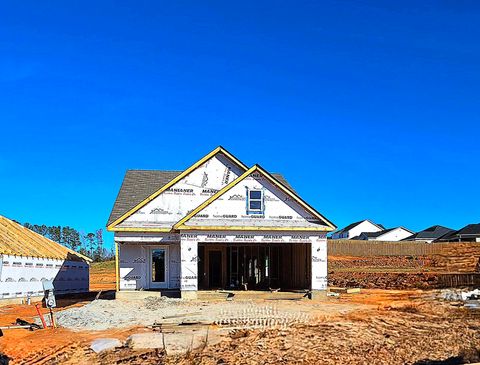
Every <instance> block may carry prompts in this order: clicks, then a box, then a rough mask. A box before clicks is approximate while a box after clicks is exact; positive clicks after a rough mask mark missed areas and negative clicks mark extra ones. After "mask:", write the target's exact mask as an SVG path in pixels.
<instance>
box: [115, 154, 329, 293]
mask: <svg viewBox="0 0 480 365" xmlns="http://www.w3.org/2000/svg"><path fill="white" fill-rule="evenodd" d="M335 228H336V227H335V226H334V225H333V224H332V223H331V222H330V221H329V220H327V219H326V218H325V217H324V216H323V215H321V214H320V213H319V212H318V211H317V210H315V209H314V208H313V207H312V206H310V205H309V204H308V203H306V202H305V201H304V200H303V199H301V198H300V197H299V196H298V195H297V193H295V192H294V191H293V190H292V188H291V187H290V186H289V185H288V183H287V182H286V181H285V179H283V177H282V176H281V175H278V174H270V173H269V172H267V171H266V170H264V169H263V168H261V167H260V166H258V165H255V166H253V167H251V168H248V167H247V166H245V165H244V164H243V163H242V162H241V161H239V160H238V159H237V158H236V157H234V156H233V155H232V154H230V153H229V152H228V151H226V150H225V149H224V148H222V147H218V148H216V149H215V150H214V151H212V152H211V153H209V154H208V155H206V156H205V157H203V158H202V159H200V160H199V161H198V162H196V163H194V164H193V165H192V166H190V167H189V168H187V169H186V170H184V171H145V170H130V171H128V172H127V174H126V176H125V178H124V181H123V183H122V186H121V188H120V192H119V194H118V196H117V199H116V201H115V204H114V207H113V209H112V213H111V215H110V218H109V221H108V223H107V229H108V230H109V231H113V232H115V244H116V250H117V255H116V257H117V262H118V268H117V291H118V293H117V294H118V295H120V294H121V293H122V292H130V294H129V295H131V293H132V291H137V293H139V292H138V291H143V290H157V291H162V290H163V291H164V290H168V289H170V290H180V291H181V296H182V297H184V298H195V297H196V293H197V291H198V290H199V289H203V290H209V289H218V288H228V289H232V290H234V289H245V288H248V289H249V290H257V289H258V290H261V289H268V287H274V288H281V289H282V290H283V289H284V290H287V289H312V291H313V292H315V291H324V290H326V288H327V244H326V234H327V232H330V231H333V230H334V229H335Z"/></svg>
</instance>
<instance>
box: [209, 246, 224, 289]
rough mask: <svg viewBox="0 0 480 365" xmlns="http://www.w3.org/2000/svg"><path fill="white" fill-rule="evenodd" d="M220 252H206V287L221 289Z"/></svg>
mask: <svg viewBox="0 0 480 365" xmlns="http://www.w3.org/2000/svg"><path fill="white" fill-rule="evenodd" d="M222 273H223V270H222V251H220V250H210V251H208V286H209V287H210V288H222V287H223V285H222Z"/></svg>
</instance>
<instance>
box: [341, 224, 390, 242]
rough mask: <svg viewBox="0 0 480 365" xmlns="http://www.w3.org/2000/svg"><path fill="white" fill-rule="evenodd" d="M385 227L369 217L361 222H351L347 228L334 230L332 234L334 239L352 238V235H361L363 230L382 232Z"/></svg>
mask: <svg viewBox="0 0 480 365" xmlns="http://www.w3.org/2000/svg"><path fill="white" fill-rule="evenodd" d="M384 229H385V227H384V226H382V225H381V224H376V223H373V222H372V221H370V220H368V219H365V220H363V221H360V222H355V223H352V224H349V225H348V226H346V227H345V228H342V229H341V230H339V231H336V232H334V233H333V234H332V239H334V240H342V239H351V238H352V237H356V236H359V235H360V234H361V233H363V232H380V231H382V230H384Z"/></svg>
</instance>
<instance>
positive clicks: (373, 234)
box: [352, 226, 413, 239]
mask: <svg viewBox="0 0 480 365" xmlns="http://www.w3.org/2000/svg"><path fill="white" fill-rule="evenodd" d="M398 228H401V229H404V230H405V231H407V232H410V233H413V232H412V231H410V230H409V229H407V228H405V227H402V226H399V227H393V228H388V229H384V230H381V231H378V232H362V233H360V234H359V235H358V236H357V237H354V238H352V239H355V238H358V237H360V236H362V235H363V236H366V237H368V238H377V237H380V236H383V235H384V234H386V233H388V232H391V231H393V230H395V229H398Z"/></svg>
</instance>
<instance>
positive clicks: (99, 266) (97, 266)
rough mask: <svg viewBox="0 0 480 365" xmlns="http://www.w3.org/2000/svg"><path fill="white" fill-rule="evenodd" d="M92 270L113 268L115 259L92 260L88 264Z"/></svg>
mask: <svg viewBox="0 0 480 365" xmlns="http://www.w3.org/2000/svg"><path fill="white" fill-rule="evenodd" d="M90 268H91V269H92V270H115V260H112V261H103V262H92V264H91V265H90Z"/></svg>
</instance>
